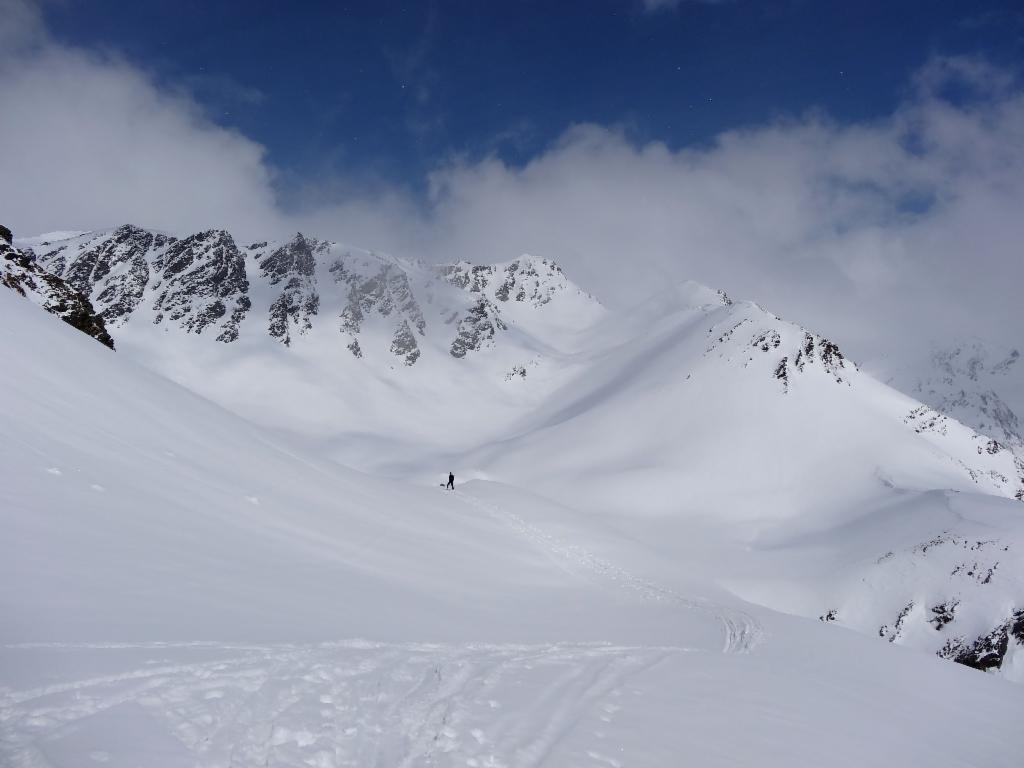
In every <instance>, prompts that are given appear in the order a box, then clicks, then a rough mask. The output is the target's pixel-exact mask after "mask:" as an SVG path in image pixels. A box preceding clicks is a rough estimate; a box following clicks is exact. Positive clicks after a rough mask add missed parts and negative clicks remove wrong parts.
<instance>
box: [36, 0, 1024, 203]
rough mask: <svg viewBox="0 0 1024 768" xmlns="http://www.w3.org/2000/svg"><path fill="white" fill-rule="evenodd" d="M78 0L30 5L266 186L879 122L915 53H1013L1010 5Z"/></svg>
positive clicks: (1013, 56) (1021, 17)
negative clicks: (160, 96)
mask: <svg viewBox="0 0 1024 768" xmlns="http://www.w3.org/2000/svg"><path fill="white" fill-rule="evenodd" d="M655 5H657V6H660V7H658V8H655V9H652V8H648V7H647V6H645V5H644V4H643V3H642V2H640V0H587V1H585V2H584V1H582V0H577V1H576V2H550V0H547V1H544V2H534V1H528V0H517V1H512V2H496V1H494V2H492V1H489V0H488V1H486V2H481V1H480V0H451V1H449V2H380V1H378V2H307V3H283V2H273V1H267V0H247V2H245V3H238V2H224V1H223V0H198V1H197V0H189V1H180V0H179V1H175V2H171V1H170V0H162V1H155V0H150V1H148V2H147V1H146V0H133V1H132V2H125V1H123V0H92V2H89V3H55V4H53V5H49V6H46V7H45V17H46V22H47V24H48V26H49V29H50V33H51V34H52V35H53V36H54V37H55V38H56V39H57V40H58V41H60V42H62V43H65V44H68V45H74V46H78V47H82V48H88V49H112V50H115V51H117V52H119V53H120V54H122V55H124V56H125V57H127V58H128V59H129V60H130V61H131V62H133V63H134V64H135V65H137V66H139V67H141V68H143V69H144V70H146V71H147V72H149V73H151V74H153V75H154V76H155V77H156V78H157V79H158V80H159V81H160V82H163V83H165V84H166V85H168V86H169V87H179V88H185V89H187V90H188V91H190V92H191V93H192V94H193V96H194V97H195V98H196V99H197V100H198V101H199V102H200V103H201V104H202V106H203V107H204V108H205V109H206V111H207V114H208V115H209V116H210V117H211V119H213V120H214V121H216V122H217V123H219V124H221V125H225V126H231V127H236V128H238V129H239V130H240V131H241V132H242V133H244V134H245V135H246V136H248V137H250V138H252V139H254V140H256V141H258V142H260V143H261V144H262V145H263V146H265V147H266V148H267V151H268V156H267V157H268V161H269V163H270V165H271V166H272V167H273V168H274V170H275V172H276V173H277V178H276V183H277V186H278V189H279V192H280V193H283V194H284V195H285V196H287V193H288V191H289V190H290V189H293V188H294V187H296V186H297V185H300V184H309V183H314V184H315V183H316V182H317V181H322V182H324V183H329V182H330V181H331V180H335V179H338V178H344V179H346V180H347V182H348V183H355V182H356V181H358V182H360V183H367V182H374V181H384V182H387V183H400V184H403V185H406V186H408V187H411V188H416V187H418V186H419V185H420V184H421V183H422V181H423V179H424V177H425V174H426V173H427V172H428V171H429V170H431V169H432V168H434V167H436V166H437V165H438V164H439V163H441V162H443V161H444V160H445V159H446V158H448V157H450V156H451V155H453V154H465V155H468V156H470V157H480V156H483V155H486V154H488V153H492V152H493V153H497V154H498V156H500V157H501V158H502V159H504V160H505V161H506V162H509V163H512V164H521V163H523V162H525V161H527V160H528V159H530V158H532V157H534V156H536V155H537V154H538V153H540V152H542V151H543V150H544V149H545V148H546V147H548V146H549V145H550V144H551V142H552V141H554V140H555V139H556V138H557V137H558V136H560V135H561V134H562V133H563V132H564V131H565V130H566V129H567V128H568V127H569V126H571V125H573V124H575V123H596V124H600V125H616V126H620V127H622V128H623V129H625V130H626V131H627V133H628V134H629V135H630V136H631V137H633V138H634V139H635V140H637V141H641V142H642V141H649V140H652V139H658V140H662V141H664V142H666V143H667V144H668V145H669V146H671V147H675V148H678V147H684V146H690V145H694V144H700V143H704V142H708V141H709V140H711V139H712V138H713V137H714V136H715V135H717V134H718V133H720V132H722V131H724V130H727V129H731V128H735V127H737V126H744V125H756V124H761V123H764V122H767V121H770V120H772V119H775V118H777V117H779V116H780V115H782V116H785V115H794V114H800V113H802V112H804V111H805V110H808V109H821V110H824V111H826V112H827V113H828V114H829V115H831V116H832V117H834V118H835V119H837V120H840V121H856V120H862V119H865V118H870V117H873V116H877V115H884V114H886V113H888V112H890V111H892V110H893V109H894V107H895V106H896V105H897V104H898V103H899V102H900V101H901V99H903V98H904V97H905V91H906V89H907V83H908V80H909V78H910V76H911V73H913V72H914V71H915V70H916V69H917V68H919V67H921V66H922V65H923V64H924V63H925V62H926V61H927V60H928V59H929V57H930V56H933V55H954V54H963V53H971V54H983V55H984V56H985V57H986V58H987V59H988V60H989V61H991V62H993V63H995V64H997V65H1002V66H1006V67H1016V66H1019V64H1020V63H1021V61H1022V59H1024V7H1022V6H1021V4H1020V3H1019V2H985V1H981V2H963V1H955V0H927V1H915V0H906V1H897V2H892V0H888V1H885V0H883V1H881V2H879V1H874V0H858V1H857V2H816V1H813V0H782V1H780V2H761V1H757V2H754V1H752V0H731V1H727V2H711V3H709V2H678V3H672V2H659V3H655Z"/></svg>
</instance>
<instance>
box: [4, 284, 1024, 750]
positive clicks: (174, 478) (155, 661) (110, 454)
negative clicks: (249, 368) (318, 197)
mask: <svg viewBox="0 0 1024 768" xmlns="http://www.w3.org/2000/svg"><path fill="white" fill-rule="evenodd" d="M0 316H2V317H3V318H4V323H3V324H2V327H0V356H2V358H3V359H4V360H5V361H6V365H5V372H4V374H3V375H2V376H0V405H2V410H0V467H2V468H3V469H2V472H3V482H2V483H0V525H2V527H3V530H4V536H3V537H0V615H2V616H3V617H4V619H3V622H2V623H0V764H3V765H12V766H32V767H33V768H35V767H37V766H54V767H55V768H56V767H59V768H65V767H66V766H96V765H106V766H125V767H128V766H147V768H162V767H164V766H195V765H200V766H225V765H228V766H298V765H302V766H372V765H377V766H401V765H405V766H419V765H422V766H426V765H437V766H441V765H444V766H447V765H450V766H481V767H482V766H569V765H581V766H586V765H590V766H627V765H630V766H665V765H678V764H681V763H686V764H694V765H702V766H733V765H755V764H756V765H763V766H772V765H778V766H790V765H817V764H828V765H834V766H865V765H891V764H907V765H922V764H926V765H930V766H992V767H993V768H995V767H998V766H1016V765H1019V755H1020V754H1021V751H1022V749H1024V739H1022V737H1021V735H1020V729H1019V723H1020V722H1021V718H1022V716H1024V688H1022V687H1021V686H1015V685H1011V684H1010V683H1007V682H1006V681H1003V680H1000V679H997V678H995V677H993V676H990V675H983V674H979V673H977V672H975V671H973V670H969V669H966V668H964V667H960V666H957V665H953V664H948V663H946V662H943V661H941V660H940V659H937V658H934V657H929V656H927V655H924V654H918V653H911V652H908V651H905V650H903V649H900V648H896V647H893V646H891V645H889V644H886V643H882V642H878V641H877V640H872V639H869V638H866V637H864V636H862V635H859V634H856V633H852V632H847V631H844V630H843V629H841V628H838V627H834V626H826V625H824V624H822V623H820V622H817V621H813V620H807V619H803V618H798V617H794V616H788V615H784V614H780V613H774V612H771V611H769V610H767V609H764V608H760V607H757V606H754V605H751V604H749V603H745V602H743V601H742V600H740V599H739V598H737V597H735V596H733V595H731V594H730V593H729V592H728V591H726V590H725V589H723V588H722V587H721V586H720V584H719V583H717V582H719V581H720V580H721V575H722V574H721V573H720V570H721V569H725V570H731V572H732V574H733V575H734V576H735V575H736V574H737V573H738V572H739V567H738V566H737V564H736V562H732V561H730V557H731V555H730V553H734V551H735V550H734V549H733V547H734V543H735V538H734V537H735V533H736V531H735V529H733V528H731V527H729V526H725V527H723V526H721V525H717V524H713V523H712V522H710V521H709V520H707V519H701V518H700V517H699V516H694V515H681V516H673V517H666V516H665V515H664V514H663V512H662V511H660V510H661V509H662V507H661V505H659V504H650V503H646V504H644V505H642V506H643V509H642V510H641V511H642V512H643V514H641V515H623V514H621V510H620V511H618V512H616V511H612V510H610V509H609V507H608V506H607V505H604V506H602V505H595V506H589V505H587V504H584V503H582V502H583V501H584V500H586V499H589V498H595V497H596V495H597V494H596V492H595V491H593V490H590V489H587V488H585V487H584V485H583V483H582V480H583V478H582V477H580V476H579V475H574V474H573V469H574V467H575V466H576V465H574V464H573V462H572V461H566V462H565V465H564V466H565V469H566V475H565V476H566V478H567V479H566V480H565V481H564V482H565V484H563V485H559V484H558V483H557V482H555V481H554V480H553V479H552V477H553V476H552V475H542V476H540V477H539V478H538V479H539V481H540V482H539V485H541V486H542V488H543V490H544V491H545V493H546V494H547V495H549V496H552V497H556V498H561V499H562V501H563V503H562V504H557V503H555V502H553V501H551V500H549V499H546V498H542V497H540V496H537V495H533V494H530V493H527V492H525V491H524V490H522V489H520V488H518V487H516V486H515V485H512V484H499V483H494V482H485V481H482V480H477V481H474V482H470V483H466V484H463V485H460V487H459V490H457V491H456V492H454V493H449V492H445V491H444V490H442V489H441V488H439V487H438V486H437V484H436V483H435V482H432V483H430V484H426V483H420V484H418V485H413V484H408V483H403V482H399V481H396V480H392V479H386V478H380V477H374V476H370V475H366V474H362V473H360V472H356V471H353V470H349V469H346V468H344V467H341V466H339V465H338V464H335V463H333V462H330V461H326V460H324V459H322V458H319V457H317V456H316V454H314V453H312V452H311V451H310V450H309V444H308V443H306V442H304V441H302V440H300V439H298V438H294V437H282V436H280V435H272V434H270V433H268V432H266V431H264V430H263V429H261V428H258V427H254V426H252V425H251V424H250V423H248V422H245V421H242V420H241V419H240V418H238V417H237V416H234V415H232V414H230V413H228V412H227V411H225V410H223V409H222V408H220V407H219V406H217V405H215V404H213V403H212V402H210V401H207V400H203V399H201V398H199V397H197V396H196V395H194V394H191V393H189V392H188V391H186V390H184V389H182V388H180V387H179V386H177V385H175V384H172V383H170V382H168V381H167V380H165V379H162V378H161V377H159V376H157V375H156V374H153V373H150V372H148V371H146V370H144V369H142V368H140V367H137V366H136V365H135V364H133V363H132V362H131V361H130V360H128V359H125V358H124V356H122V355H118V354H114V353H111V352H110V351H109V350H106V349H104V348H103V347H102V346H100V345H99V344H96V343H95V342H94V341H93V340H92V339H89V338H88V337H86V336H84V335H82V334H80V333H78V332H77V331H75V330H74V329H72V328H70V327H68V326H66V325H64V324H62V323H60V322H58V321H56V320H55V319H54V318H52V317H49V316H47V315H46V314H45V313H43V312H40V311H39V310H38V309H37V308H36V307H34V306H32V305H31V304H29V303H28V302H26V301H24V300H22V299H21V298H20V297H18V296H16V295H14V294H13V293H11V292H7V291H2V292H0ZM572 354H576V353H572ZM614 354H616V353H614V352H613V351H609V352H607V353H601V355H602V359H608V358H607V357H606V355H614ZM636 354H638V355H640V356H641V357H642V356H643V351H642V350H636ZM598 364H600V363H599V362H598ZM720 364H725V363H720ZM652 370H653V369H652ZM605 381H607V379H605ZM643 381H644V379H643V377H640V378H639V379H638V382H640V384H642V382H643ZM775 381H776V380H773V383H774V382H775ZM640 384H637V386H639V385H640ZM794 386H795V385H794ZM833 386H838V385H836V384H835V383H833ZM887 391H888V390H887ZM612 392H613V388H607V389H604V390H602V389H601V381H600V380H598V381H596V382H595V386H594V388H593V389H591V390H590V391H589V392H584V393H580V395H581V397H589V398H590V401H589V402H591V403H593V402H596V401H597V400H598V399H601V398H603V399H604V400H609V399H611V401H612V402H614V398H613V395H612V394H611V393H612ZM647 392H648V393H649V394H652V395H657V396H662V395H664V396H667V397H671V396H672V392H667V393H666V392H661V393H659V392H658V391H657V390H655V389H648V390H647ZM882 399H883V400H884V398H882ZM886 402H888V401H886ZM879 407H880V408H882V409H883V410H884V408H885V407H888V406H886V405H884V403H883V405H882V406H879ZM901 407H902V406H901ZM617 408H618V406H616V407H614V408H610V409H607V410H609V411H610V412H612V413H615V412H616V410H617ZM553 412H554V413H558V414H561V415H562V416H563V417H564V418H561V419H556V420H550V421H549V422H548V423H549V424H550V427H549V429H550V430H551V432H552V435H553V436H554V439H553V440H552V442H550V443H546V444H541V443H536V444H533V445H532V449H533V450H536V451H538V452H542V451H550V453H547V454H544V453H541V454H540V455H538V457H537V458H538V460H548V459H551V460H554V457H555V456H556V453H557V450H558V446H559V445H560V443H559V438H557V435H558V431H559V430H562V429H577V428H579V429H580V430H582V431H581V432H580V433H579V437H580V438H582V439H586V437H587V433H586V430H587V429H589V428H590V427H588V421H589V420H590V419H593V418H596V417H595V416H594V415H592V414H593V413H594V412H593V409H591V408H587V407H583V405H581V403H580V401H579V400H578V399H577V400H574V401H571V402H570V401H568V400H563V402H561V403H559V404H558V405H557V408H556V409H555V410H554V411H553ZM588 414H590V415H588ZM953 431H954V432H955V430H953ZM911 433H912V434H916V433H913V432H912V431H911ZM962 438H963V440H964V441H966V442H965V443H964V444H963V445H960V443H959V442H957V445H959V446H960V447H959V448H946V449H943V448H941V445H943V443H942V442H941V441H939V442H937V443H935V444H934V445H936V446H937V447H936V448H935V452H936V453H935V455H936V456H939V457H946V458H948V457H950V456H957V455H959V454H957V453H956V451H957V450H960V449H961V448H964V446H968V447H970V448H971V449H973V443H972V442H971V441H972V440H973V438H972V437H971V435H970V434H968V433H964V435H963V436H962ZM519 440H524V441H529V440H530V438H528V437H525V436H523V437H521V438H517V440H516V441H513V442H512V443H510V445H509V450H508V451H507V452H506V456H507V462H508V464H507V465H505V466H504V467H502V466H501V465H500V464H499V462H498V460H497V459H494V458H491V459H489V461H491V462H492V463H493V467H492V468H491V470H490V472H491V473H492V474H493V475H494V476H499V474H503V475H504V477H505V479H507V480H512V479H515V477H514V476H515V474H516V472H517V471H519V469H517V467H522V466H524V465H523V464H521V463H520V462H521V461H522V459H521V458H520V456H521V453H520V451H522V450H527V449H528V448H530V447H531V446H530V445H529V444H528V442H524V443H522V445H520V443H519ZM929 444H931V443H929ZM631 445H632V444H630V446H631ZM630 446H627V448H628V447H630ZM480 450H481V451H483V449H480ZM921 450H924V449H921ZM965 450H966V449H965ZM481 456H483V454H481ZM485 458H486V457H483V458H481V459H480V461H481V465H482V463H483V462H484V460H485ZM611 458H612V459H614V458H615V457H611ZM943 460H944V459H943ZM936 461H937V462H939V461H940V459H936ZM537 466H540V464H538V465H537ZM445 468H446V469H447V467H445ZM456 469H457V471H458V468H457V467H456ZM656 470H657V468H656ZM883 470H884V472H896V471H899V472H901V473H902V474H901V475H900V477H899V479H900V480H901V481H905V479H906V478H910V479H912V480H920V479H921V478H922V474H921V471H920V470H917V469H914V468H911V467H907V466H903V465H899V464H897V465H895V468H890V467H884V468H883ZM956 471H957V472H960V471H961V469H960V468H959V467H957V469H956ZM438 474H439V475H440V473H438ZM950 476H953V477H959V475H950ZM438 479H440V478H438ZM460 479H461V475H460ZM527 479H528V478H524V479H523V481H524V482H525V481H526V480H527ZM575 482H581V485H580V491H581V496H580V499H579V500H576V499H573V498H568V497H569V495H570V494H569V488H570V484H571V483H575ZM878 487H879V488H883V489H889V492H893V491H892V489H891V488H890V487H889V486H888V485H886V484H885V483H883V482H879V483H878ZM971 487H972V486H971V485H970V481H969V480H965V481H963V483H962V490H961V493H960V497H961V498H966V497H967V493H968V491H969V490H970V488H971ZM893 493H894V492H893ZM917 493H918V492H917V491H912V492H911V496H910V497H908V498H918V497H917V496H915V495H914V494H917ZM921 493H926V492H925V491H921ZM994 494H995V495H994ZM997 494H998V489H997V488H995V489H993V491H992V493H991V494H989V496H987V497H986V498H989V499H992V500H994V501H993V502H992V503H995V504H997V507H996V508H994V509H993V510H990V513H991V514H992V515H994V516H997V517H998V516H999V515H1001V514H1002V513H1001V511H1000V508H998V504H1001V503H1002V502H1005V503H1006V504H1016V503H1017V502H1014V501H1012V500H1010V499H1006V498H999V497H998V495H997ZM944 498H945V497H944ZM567 502H573V503H578V506H575V507H574V506H573V503H567ZM960 503H961V502H959V501H957V502H950V507H949V509H950V515H951V516H952V517H956V516H957V515H959V516H961V517H964V516H965V511H964V510H965V508H961V507H958V506H957V505H958V504H960ZM963 503H968V504H970V500H969V499H968V501H967V502H963ZM971 509H972V510H973V509H975V507H974V506H971ZM784 512H785V510H784V509H783V508H782V507H781V505H780V506H779V507H778V508H776V509H774V510H773V515H774V517H775V519H776V520H779V521H782V523H784V524H785V525H790V524H793V523H794V521H797V522H800V526H799V528H800V534H801V535H802V536H804V537H805V538H804V540H802V541H801V542H797V543H798V544H799V545H800V546H802V547H804V554H805V555H807V554H808V553H810V554H814V553H817V552H819V551H820V547H818V546H817V545H815V544H814V543H813V541H811V542H810V543H808V539H812V538H813V535H814V530H813V529H814V525H811V524H807V522H806V521H807V520H808V518H807V517H806V515H801V516H798V517H792V516H787V515H786V514H784ZM908 514H909V513H908ZM731 519H732V520H733V521H739V522H738V523H736V524H737V525H747V523H748V522H749V515H747V514H746V513H745V512H743V511H740V512H739V513H738V514H737V515H736V516H735V517H733V518H731ZM823 519H825V520H828V521H833V522H834V521H835V520H839V519H844V520H849V519H851V518H849V517H845V516H842V515H838V516H837V515H831V516H830V515H826V516H825V517H824V518H823ZM855 519H859V520H863V519H865V518H863V517H857V518H855ZM951 519H952V518H951ZM644 520H646V521H647V522H649V524H650V525H649V526H645V525H641V524H640V521H644ZM679 520H689V522H688V523H687V527H686V528H685V533H686V535H687V536H688V537H689V542H688V543H687V544H686V545H685V546H683V542H682V541H681V540H680V539H672V538H670V537H667V536H664V535H659V533H661V534H665V533H667V532H669V531H671V532H673V533H674V535H675V536H679V535H681V534H682V533H683V532H684V529H682V528H673V526H675V525H676V523H675V522H673V521H679ZM979 524H980V523H979ZM819 527H820V526H819ZM827 527H828V526H826V528H827ZM640 532H643V535H642V536H641V535H638V534H639V533H640ZM702 532H703V533H705V534H706V535H705V536H702V535H701V533H702ZM755 532H756V534H757V536H759V537H760V538H759V539H757V542H756V546H758V547H760V548H761V549H763V550H765V551H766V552H767V551H770V550H771V549H772V547H773V546H774V547H775V548H778V547H784V546H792V545H794V541H793V540H792V539H789V540H783V539H782V538H779V537H780V536H781V533H780V530H778V529H772V528H768V529H764V528H760V527H758V528H757V529H756V531H755ZM785 532H787V533H788V534H789V535H791V536H795V535H796V534H795V533H794V530H793V529H792V528H786V529H785ZM769 534H771V535H774V536H776V538H774V539H772V540H771V541H769ZM829 541H830V542H831V543H834V541H835V539H834V538H830V539H829ZM702 549H703V550H705V551H704V552H703V554H701V550H702ZM684 558H685V559H686V560H687V562H685V563H681V562H680V561H681V560H683V559H684ZM720 558H722V560H721V563H719V559H720ZM778 572H780V573H781V571H778ZM727 586H728V585H727ZM734 591H742V590H737V589H734Z"/></svg>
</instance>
